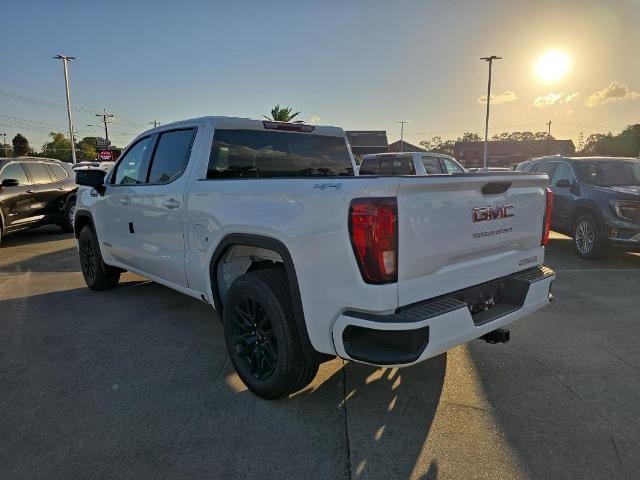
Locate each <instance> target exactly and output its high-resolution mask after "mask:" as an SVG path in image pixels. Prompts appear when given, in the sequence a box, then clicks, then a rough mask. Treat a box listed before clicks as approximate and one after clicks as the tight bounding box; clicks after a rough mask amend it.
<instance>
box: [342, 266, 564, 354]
mask: <svg viewBox="0 0 640 480" xmlns="http://www.w3.org/2000/svg"><path fill="white" fill-rule="evenodd" d="M555 277H556V275H555V272H553V270H551V269H549V268H547V267H536V268H532V269H528V270H525V271H523V272H518V273H516V274H513V275H509V276H507V277H503V278H501V279H497V280H494V281H492V282H487V283H485V284H481V285H476V286H473V287H469V288H467V289H464V290H460V291H458V292H453V293H451V294H448V295H444V296H442V297H438V298H436V299H432V300H428V301H424V302H420V303H418V304H414V305H410V306H407V307H404V308H401V309H398V311H397V312H396V313H394V314H388V315H376V314H372V313H362V312H344V313H343V314H342V315H340V316H339V317H338V319H337V320H336V322H335V323H334V325H333V340H334V344H335V347H336V352H337V353H338V355H339V356H341V357H342V358H345V359H349V360H354V361H358V362H362V363H369V364H372V365H384V366H398V367H400V366H408V365H412V364H415V363H418V362H421V361H423V360H426V359H428V358H431V357H434V356H436V355H439V354H440V353H443V352H445V351H447V350H449V349H451V348H453V347H456V346H458V345H461V344H463V343H466V342H468V341H470V340H473V339H476V338H479V337H481V336H482V335H484V334H485V333H488V332H490V331H492V330H495V329H497V328H500V327H503V326H505V325H507V324H509V323H511V322H513V321H515V320H517V319H519V318H522V317H524V316H526V315H528V314H530V313H532V312H534V311H536V310H538V309H540V308H542V307H543V306H545V305H547V304H548V303H549V302H550V289H551V283H552V282H553V280H555ZM498 291H500V292H502V293H501V294H500V299H501V301H500V303H499V304H497V305H496V306H495V307H493V308H491V309H489V310H487V311H480V312H478V311H475V312H474V313H473V314H472V313H471V311H470V307H469V305H473V306H474V308H475V306H476V303H475V299H476V298H482V297H483V295H486V294H487V292H498ZM496 296H497V294H496Z"/></svg>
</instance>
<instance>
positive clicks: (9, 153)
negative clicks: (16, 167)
mask: <svg viewBox="0 0 640 480" xmlns="http://www.w3.org/2000/svg"><path fill="white" fill-rule="evenodd" d="M0 155H2V156H3V157H7V158H9V157H13V147H12V146H11V144H10V143H0Z"/></svg>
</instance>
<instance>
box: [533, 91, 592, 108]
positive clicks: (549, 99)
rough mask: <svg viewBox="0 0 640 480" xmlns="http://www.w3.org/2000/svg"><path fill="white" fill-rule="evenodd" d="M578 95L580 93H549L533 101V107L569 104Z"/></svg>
mask: <svg viewBox="0 0 640 480" xmlns="http://www.w3.org/2000/svg"><path fill="white" fill-rule="evenodd" d="M578 95H580V94H579V93H578V92H574V93H553V92H549V93H548V94H546V95H543V96H541V97H536V98H535V100H534V101H533V105H534V106H536V107H548V106H549V105H555V104H558V103H569V102H570V101H572V100H574V99H575V98H576V97H577V96H578Z"/></svg>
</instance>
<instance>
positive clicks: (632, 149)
mask: <svg viewBox="0 0 640 480" xmlns="http://www.w3.org/2000/svg"><path fill="white" fill-rule="evenodd" d="M578 153H580V154H581V155H603V156H604V155H607V156H608V155H610V156H614V157H639V156H640V123H636V124H635V125H628V126H627V127H626V128H625V129H624V130H622V132H620V133H619V134H617V135H614V134H613V133H611V132H609V133H607V134H604V133H594V134H592V135H589V137H588V138H587V140H586V141H585V142H584V146H583V147H582V150H581V151H580V152H578Z"/></svg>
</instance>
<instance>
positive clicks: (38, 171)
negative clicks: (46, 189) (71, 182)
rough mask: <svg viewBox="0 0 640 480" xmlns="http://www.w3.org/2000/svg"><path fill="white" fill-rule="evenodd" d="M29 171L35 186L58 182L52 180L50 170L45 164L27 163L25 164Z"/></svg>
mask: <svg viewBox="0 0 640 480" xmlns="http://www.w3.org/2000/svg"><path fill="white" fill-rule="evenodd" d="M25 167H27V170H28V171H29V176H30V177H31V180H32V181H31V183H34V184H45V183H53V182H55V181H56V180H55V179H52V178H51V175H49V170H48V169H47V167H46V165H45V164H44V163H27V164H25Z"/></svg>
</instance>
